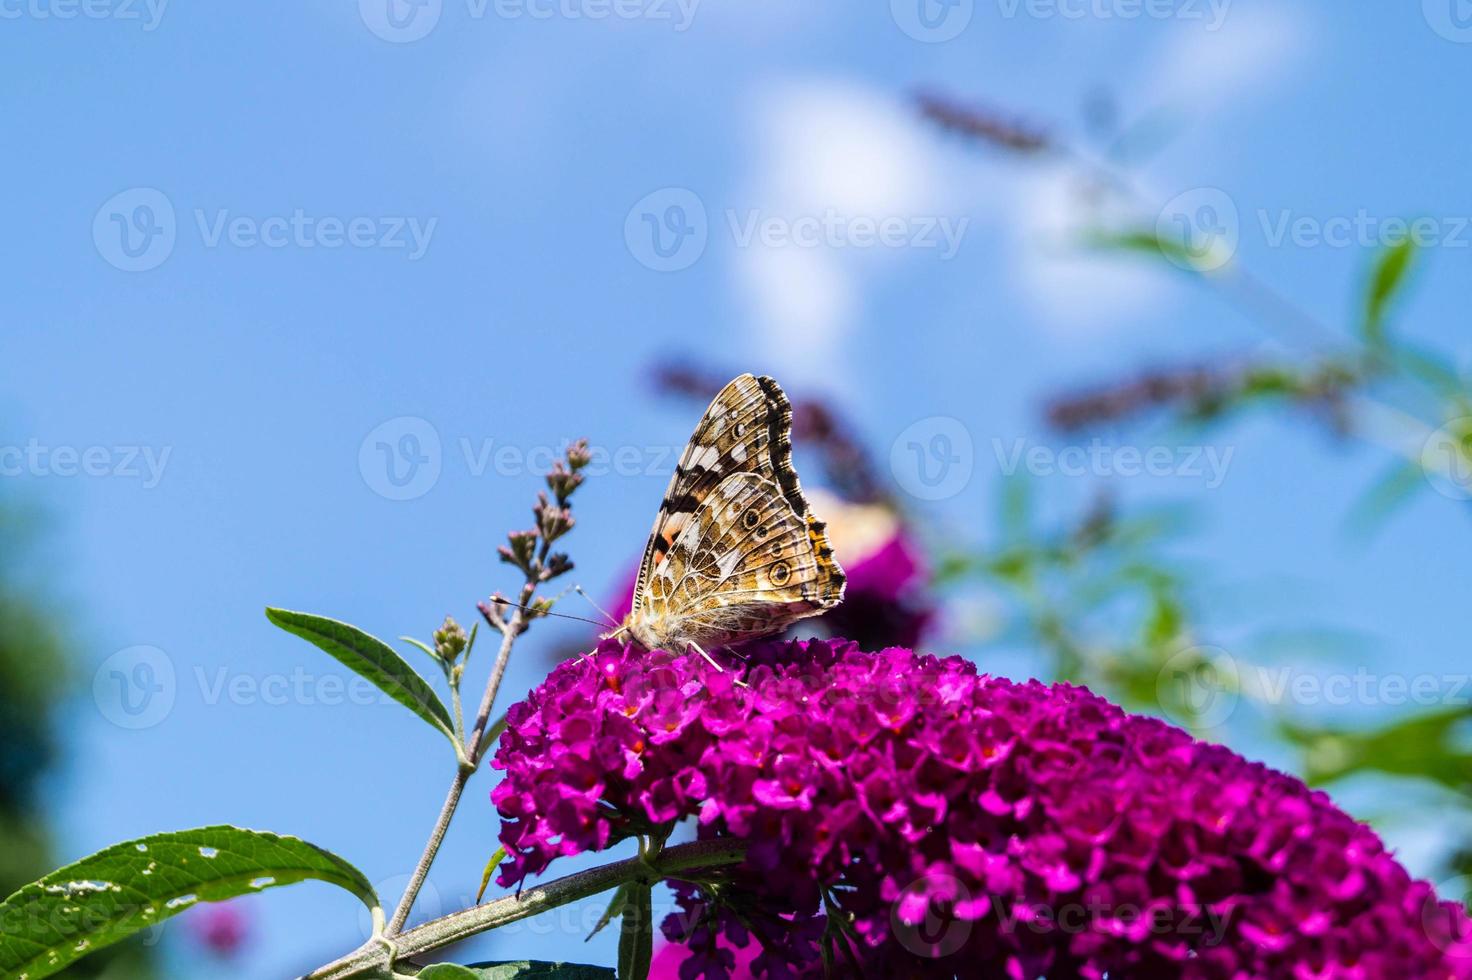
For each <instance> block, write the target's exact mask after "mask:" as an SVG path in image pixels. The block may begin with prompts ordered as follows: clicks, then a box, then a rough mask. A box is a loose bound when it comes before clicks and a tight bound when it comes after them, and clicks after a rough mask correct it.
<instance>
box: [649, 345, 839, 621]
mask: <svg viewBox="0 0 1472 980" xmlns="http://www.w3.org/2000/svg"><path fill="white" fill-rule="evenodd" d="M843 588H844V575H843V570H842V569H841V568H839V566H838V562H837V561H835V560H834V558H833V549H832V548H831V547H830V546H829V544H828V539H827V536H826V535H825V534H824V527H823V524H822V522H820V521H818V520H817V519H815V518H814V517H813V516H812V514H810V513H809V511H808V503H807V500H806V498H804V497H803V495H802V488H801V487H800V486H799V485H798V480H797V473H796V471H795V470H793V468H792V407H791V405H790V404H789V403H788V401H787V396H786V395H785V394H783V393H782V389H781V387H780V386H778V384H777V382H775V381H773V380H772V379H771V378H767V377H756V376H753V375H750V374H743V375H741V376H740V377H738V378H736V379H735V380H734V381H732V382H731V383H730V384H728V385H726V387H725V388H723V389H722V390H721V392H720V394H718V395H716V397H715V400H714V401H712V402H711V404H710V407H709V408H708V409H706V412H705V415H704V417H702V418H701V420H700V424H699V425H697V426H696V428H695V433H694V434H693V435H692V436H691V437H690V444H689V445H688V446H686V447H685V451H684V453H682V454H681V456H680V462H679V465H678V466H677V467H676V469H675V474H674V477H673V478H672V479H671V480H670V485H669V489H668V490H667V491H666V492H665V496H664V500H663V501H662V503H661V504H660V509H659V515H658V516H657V517H656V518H655V522H654V530H653V532H652V533H651V534H650V535H649V543H648V544H647V545H646V546H645V549H644V559H643V561H642V562H641V563H640V565H639V578H638V580H637V584H636V585H635V589H634V601H633V608H632V611H631V612H630V613H629V617H628V619H627V620H626V621H625V622H626V626H627V627H628V629H629V630H630V632H631V633H632V635H633V636H634V638H635V639H637V640H639V641H640V642H641V643H643V644H644V645H645V646H649V647H651V648H652V647H655V646H666V647H672V646H679V645H680V644H681V643H682V642H684V643H691V642H694V643H712V644H719V643H726V642H731V641H734V640H736V639H741V638H749V637H754V636H763V635H766V634H769V633H775V632H777V631H779V630H781V629H783V628H785V627H786V626H788V625H789V624H790V623H792V622H794V621H796V620H798V619H802V618H804V617H806V616H813V615H817V614H818V613H821V612H823V611H824V610H827V609H831V608H832V607H834V606H836V605H837V604H838V603H839V601H840V600H841V599H842V598H843Z"/></svg>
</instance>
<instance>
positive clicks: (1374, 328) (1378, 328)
mask: <svg viewBox="0 0 1472 980" xmlns="http://www.w3.org/2000/svg"><path fill="white" fill-rule="evenodd" d="M1415 254H1416V243H1415V241H1414V240H1413V239H1411V238H1409V237H1407V238H1405V239H1404V240H1402V241H1400V242H1398V243H1397V244H1395V245H1392V246H1391V247H1390V248H1388V249H1385V250H1384V251H1382V252H1381V253H1380V256H1379V258H1378V260H1377V261H1376V263H1375V268H1374V270H1373V271H1372V272H1371V273H1370V289H1369V293H1368V295H1367V296H1366V298H1365V322H1364V335H1365V342H1366V343H1368V344H1370V345H1371V346H1372V347H1382V348H1383V347H1384V346H1385V314H1386V312H1387V310H1388V309H1389V307H1390V302H1391V300H1393V299H1394V298H1395V295H1396V293H1397V291H1399V289H1400V287H1401V286H1402V284H1404V282H1405V278H1406V272H1407V271H1409V270H1410V267H1411V259H1412V258H1414V257H1415Z"/></svg>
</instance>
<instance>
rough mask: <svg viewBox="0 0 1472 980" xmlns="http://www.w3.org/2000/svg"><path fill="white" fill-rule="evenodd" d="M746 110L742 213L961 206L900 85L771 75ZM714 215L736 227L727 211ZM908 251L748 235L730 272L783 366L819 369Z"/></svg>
mask: <svg viewBox="0 0 1472 980" xmlns="http://www.w3.org/2000/svg"><path fill="white" fill-rule="evenodd" d="M751 120H752V139H751V144H750V149H749V159H750V171H749V173H748V174H747V176H746V179H745V180H744V182H743V183H742V185H741V186H740V187H739V188H738V189H737V191H736V194H735V197H734V199H733V204H732V207H733V209H734V210H735V211H736V212H738V213H739V214H738V217H737V220H738V221H742V220H745V219H747V218H749V217H750V213H751V212H753V211H755V212H758V213H759V214H760V215H761V216H763V217H773V218H779V219H782V220H789V221H790V220H792V219H797V218H802V217H811V216H823V215H827V214H832V215H836V216H838V218H839V219H840V220H846V219H852V218H856V217H857V218H868V219H874V220H876V221H877V220H883V219H886V218H904V219H912V218H917V217H925V216H940V215H942V214H945V215H947V216H949V217H952V218H960V217H964V216H965V215H966V210H965V208H964V207H963V206H962V205H961V202H959V201H958V199H957V195H955V194H954V193H953V191H952V188H953V187H955V186H957V184H956V182H955V180H954V179H953V178H954V177H955V175H954V174H952V173H950V172H949V171H950V168H949V166H948V164H947V162H946V159H945V157H944V155H943V154H942V153H941V151H940V150H939V148H938V141H937V140H936V138H935V134H934V132H933V131H931V130H930V129H929V128H928V127H927V126H926V125H925V124H924V123H923V122H922V121H921V120H920V119H918V117H917V115H916V113H915V111H914V109H913V107H912V106H911V105H909V104H908V103H907V102H906V101H905V100H904V99H903V98H902V97H901V96H900V95H898V94H896V93H894V92H891V91H887V90H883V89H876V88H871V87H869V86H866V85H863V84H859V83H854V82H850V81H844V80H837V79H817V80H804V81H795V82H785V83H774V84H769V85H767V86H766V87H764V88H762V89H761V90H759V91H758V93H757V95H756V98H755V99H754V102H753V108H752V113H751ZM948 206H949V210H946V208H947V207H948ZM717 221H719V223H720V225H721V227H722V230H723V232H729V231H730V228H729V222H728V220H727V218H726V216H725V215H721V216H719V217H717V216H714V215H713V216H712V222H713V224H714V223H716V222H717ZM905 251H906V249H904V248H893V247H882V246H881V247H867V248H864V247H857V246H853V245H847V246H836V247H835V246H834V245H831V244H824V245H818V246H801V245H792V244H785V245H772V244H767V245H764V244H762V243H761V242H760V241H752V242H750V243H749V244H746V245H744V246H739V247H735V248H733V249H732V250H731V253H732V263H733V268H732V278H733V281H734V282H735V284H736V287H737V289H738V290H739V292H740V298H741V300H742V301H743V302H744V303H746V304H747V305H748V307H749V316H750V318H751V321H752V323H753V330H754V332H755V333H757V335H758V336H760V337H762V338H763V339H765V340H769V341H771V342H772V343H771V344H770V345H769V350H770V352H771V353H773V354H774V355H777V356H780V357H784V358H785V359H786V363H784V364H783V365H782V367H783V370H785V371H788V372H789V373H792V374H795V375H803V376H807V377H809V378H812V377H814V376H816V375H817V374H819V373H820V372H822V373H826V372H828V371H831V370H832V363H833V362H834V361H838V360H840V359H841V357H842V351H843V346H844V342H845V341H846V340H847V339H848V337H849V333H850V330H851V328H852V327H853V325H854V323H855V321H856V320H857V318H858V317H859V315H860V314H861V312H862V308H863V306H864V299H865V297H864V293H865V288H866V285H867V284H868V283H869V282H870V281H871V280H872V278H873V277H874V276H875V275H876V274H878V273H879V272H880V271H881V270H882V268H883V266H885V265H887V264H889V263H888V261H887V260H892V259H894V258H895V257H897V255H898V254H899V253H902V252H905Z"/></svg>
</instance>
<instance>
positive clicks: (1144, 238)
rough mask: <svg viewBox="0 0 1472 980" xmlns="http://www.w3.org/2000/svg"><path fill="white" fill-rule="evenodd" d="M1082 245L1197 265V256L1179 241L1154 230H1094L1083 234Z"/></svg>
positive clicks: (1183, 264)
mask: <svg viewBox="0 0 1472 980" xmlns="http://www.w3.org/2000/svg"><path fill="white" fill-rule="evenodd" d="M1084 245H1085V246H1087V247H1089V248H1095V249H1099V250H1101V251H1106V252H1135V253H1138V254H1141V255H1147V256H1150V257H1151V258H1161V259H1166V260H1168V261H1170V262H1173V263H1175V264H1176V265H1178V266H1181V267H1182V268H1185V269H1187V270H1195V269H1197V267H1198V257H1197V256H1195V255H1192V254H1191V250H1190V249H1189V248H1187V247H1186V246H1185V245H1183V244H1181V243H1180V242H1175V241H1171V240H1170V239H1168V238H1162V237H1161V236H1160V235H1157V234H1156V233H1155V232H1154V231H1152V230H1149V229H1140V230H1137V231H1120V232H1115V231H1095V232H1091V233H1090V234H1088V235H1086V236H1084Z"/></svg>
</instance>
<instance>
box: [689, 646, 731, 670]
mask: <svg viewBox="0 0 1472 980" xmlns="http://www.w3.org/2000/svg"><path fill="white" fill-rule="evenodd" d="M690 649H692V650H694V651H695V652H696V653H698V654H700V655H701V656H702V657H704V658H705V662H706V663H708V664H710V665H711V666H712V667H714V668H715V669H716V670H719V671H720V672H721V673H723V674H724V673H725V672H726V668H724V667H722V666H721V665H720V664H718V663H716V658H715V657H712V656H711V655H710V654H708V653H706V652H705V648H704V647H702V646H701V645H700V644H699V643H696V642H695V641H694V640H691V641H690Z"/></svg>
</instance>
